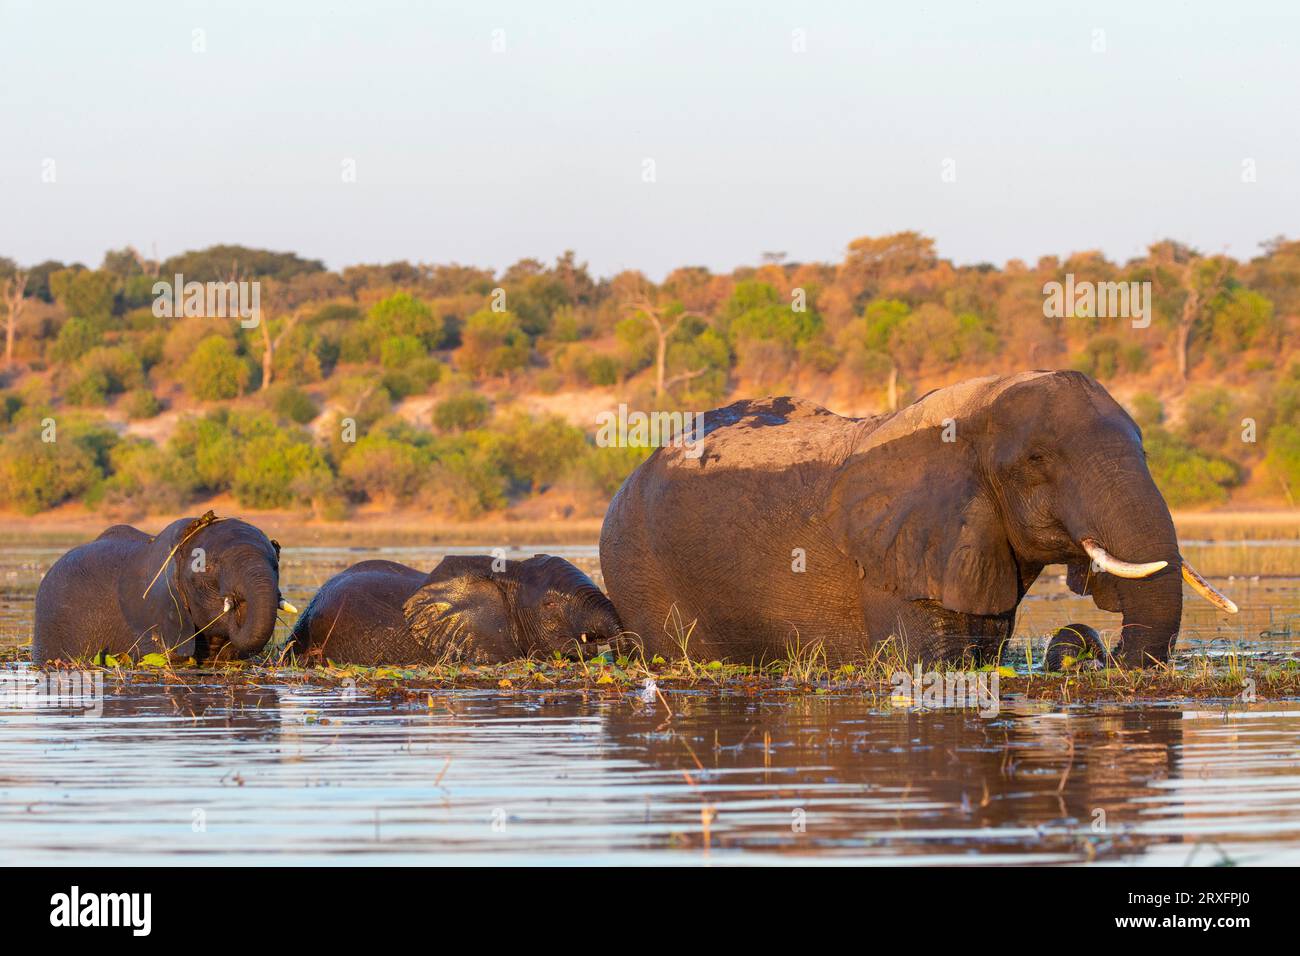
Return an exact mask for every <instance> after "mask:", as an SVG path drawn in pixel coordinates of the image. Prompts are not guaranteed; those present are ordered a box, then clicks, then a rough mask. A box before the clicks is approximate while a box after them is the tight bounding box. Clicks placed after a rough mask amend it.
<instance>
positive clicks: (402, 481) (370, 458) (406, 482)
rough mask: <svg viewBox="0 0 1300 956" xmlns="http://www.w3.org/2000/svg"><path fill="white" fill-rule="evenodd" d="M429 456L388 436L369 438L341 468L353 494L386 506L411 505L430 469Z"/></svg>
mask: <svg viewBox="0 0 1300 956" xmlns="http://www.w3.org/2000/svg"><path fill="white" fill-rule="evenodd" d="M429 465H430V458H429V455H428V453H427V452H426V451H425V450H424V449H422V448H418V447H416V446H415V445H413V444H411V443H409V442H406V441H402V440H401V439H399V438H393V437H390V436H389V435H385V434H374V435H367V436H366V437H364V438H362V439H361V440H360V441H359V442H357V444H356V447H354V448H353V449H352V450H351V451H349V452H348V453H347V455H346V457H345V458H344V459H343V464H342V465H341V466H340V468H339V473H340V476H341V477H342V478H343V480H344V481H345V482H346V484H347V486H348V488H349V489H350V490H351V492H352V493H353V494H354V495H357V496H364V497H366V498H369V499H370V500H371V501H379V502H383V503H386V504H399V505H400V504H408V503H409V502H410V501H412V500H413V499H414V498H415V496H416V494H417V493H418V492H419V490H420V486H421V484H422V483H423V482H424V479H425V476H426V474H427V472H428V470H429Z"/></svg>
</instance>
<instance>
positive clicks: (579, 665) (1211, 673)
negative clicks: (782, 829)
mask: <svg viewBox="0 0 1300 956" xmlns="http://www.w3.org/2000/svg"><path fill="white" fill-rule="evenodd" d="M22 651H25V648H24V649H11V650H9V651H8V652H7V653H3V655H2V656H0V659H7V660H8V661H9V662H10V663H22V661H23V659H24V658H23V655H22ZM113 663H114V662H113V661H111V660H110V661H109V664H110V665H111V664H113ZM125 663H126V666H107V667H99V666H95V665H90V664H85V665H78V666H83V667H86V668H87V669H91V670H96V671H102V672H103V674H104V675H105V681H106V684H107V685H108V692H110V693H129V692H130V688H131V686H132V685H133V684H158V683H163V684H171V685H175V686H178V687H200V686H201V687H207V688H211V687H232V688H233V687H253V686H256V687H267V686H272V685H274V686H282V687H293V686H317V687H325V688H330V687H345V688H349V689H350V690H352V691H354V692H355V693H357V694H358V695H362V696H364V697H367V698H372V699H373V698H379V699H385V698H392V699H396V700H404V701H406V702H408V703H410V702H413V701H414V702H419V701H421V700H424V699H426V698H427V702H428V706H429V707H430V708H433V707H434V706H435V698H434V697H432V696H430V694H432V693H433V692H441V691H447V690H479V691H482V690H492V691H496V692H503V693H519V694H533V695H535V694H538V693H579V694H598V695H603V696H611V695H612V696H624V695H628V694H636V695H637V696H639V697H640V698H641V699H642V700H643V702H645V703H646V704H648V705H652V706H656V707H660V708H662V709H663V711H664V713H665V716H670V715H671V714H672V712H673V704H672V700H671V697H665V696H664V695H665V694H670V695H671V694H672V692H675V691H676V692H689V693H691V694H701V693H704V694H714V695H721V696H736V695H742V696H753V697H760V696H761V697H769V696H771V697H785V698H789V697H791V696H814V697H818V696H825V695H839V694H850V695H859V696H863V697H866V698H868V699H870V700H872V701H873V706H880V707H889V708H897V707H902V708H909V707H923V708H927V709H936V708H937V709H945V708H948V707H951V706H962V704H961V703H960V702H959V703H957V704H953V703H952V702H948V703H944V698H943V697H942V696H941V693H940V696H937V697H935V698H933V700H932V699H931V697H930V696H928V692H923V690H922V687H918V688H917V689H916V690H915V691H914V693H915V695H916V696H915V697H910V696H907V695H906V694H902V695H900V693H899V687H898V685H897V677H896V675H897V674H898V673H901V672H904V671H906V672H907V673H908V674H909V676H910V675H911V671H910V670H907V669H906V667H905V665H903V664H901V663H898V662H896V661H891V660H886V659H884V658H883V657H882V658H881V659H878V660H870V661H863V662H860V663H857V664H843V665H836V666H829V665H827V664H825V663H824V662H823V661H820V660H817V659H816V658H815V657H813V656H804V657H792V658H790V659H788V660H783V661H775V662H773V663H771V664H769V665H767V666H763V667H753V666H749V665H740V664H724V663H722V662H720V661H708V662H702V661H692V660H685V659H683V660H676V661H671V662H669V661H664V660H662V659H659V658H656V659H655V661H654V662H652V663H650V664H646V663H645V662H644V661H641V660H635V661H633V660H627V659H619V660H618V661H612V660H608V659H604V658H595V659H592V660H586V661H575V660H567V659H566V660H556V659H523V660H516V661H509V662H507V663H503V664H491V665H478V666H468V665H460V664H443V665H436V666H430V667H361V666H355V665H347V666H334V665H327V666H321V667H306V668H304V667H298V666H290V665H285V664H282V663H279V662H275V661H272V662H270V663H265V664H255V663H249V662H231V663H227V664H220V665H209V666H205V667H173V666H169V665H164V666H161V667H138V666H132V665H131V664H130V662H129V661H128V662H125ZM935 673H937V674H939V676H940V677H942V678H943V679H944V682H946V683H948V684H949V685H951V684H952V683H953V680H954V679H960V680H962V681H966V682H969V683H970V686H971V687H974V686H975V682H976V681H982V682H983V684H984V686H983V687H982V689H981V693H989V692H990V690H991V693H992V694H993V695H995V696H996V697H997V698H998V699H999V700H1001V701H1006V700H1008V699H1013V698H1025V699H1029V700H1036V701H1047V702H1054V703H1058V704H1091V703H1130V704H1132V703H1143V702H1146V703H1149V702H1153V701H1160V702H1177V701H1184V700H1197V701H1210V700H1213V701H1220V702H1223V703H1225V704H1232V703H1240V704H1246V703H1257V702H1259V701H1267V700H1300V658H1297V657H1295V656H1288V655H1269V656H1267V657H1252V656H1246V655H1226V656H1222V657H1207V656H1187V657H1184V658H1182V659H1181V660H1178V661H1176V662H1175V663H1173V664H1171V665H1169V666H1163V667H1150V668H1141V669H1136V668H1133V669H1130V668H1113V669H1108V670H1083V669H1076V670H1072V671H1070V672H1067V673H1043V672H1038V671H1033V670H1029V669H1027V668H1025V667H1018V668H1013V667H1005V666H1004V667H999V668H996V669H994V668H991V667H985V668H982V669H980V670H977V671H968V670H962V669H961V668H960V667H958V666H956V665H954V666H952V667H950V668H946V669H944V670H942V671H938V672H935ZM930 677H931V674H930V673H927V674H926V675H925V678H926V679H927V680H928V679H930ZM989 681H995V683H992V684H991V685H990V684H989V683H988V682H989ZM925 686H928V685H925ZM936 687H942V684H939V683H936ZM962 687H963V692H965V688H966V685H965V684H962ZM907 693H913V692H911V691H909V692H907ZM970 693H972V694H973V693H974V691H970ZM968 703H969V701H968ZM984 703H985V704H986V705H987V704H989V703H991V701H989V700H987V699H986V700H984ZM436 706H446V703H445V699H443V698H438V702H437V704H436Z"/></svg>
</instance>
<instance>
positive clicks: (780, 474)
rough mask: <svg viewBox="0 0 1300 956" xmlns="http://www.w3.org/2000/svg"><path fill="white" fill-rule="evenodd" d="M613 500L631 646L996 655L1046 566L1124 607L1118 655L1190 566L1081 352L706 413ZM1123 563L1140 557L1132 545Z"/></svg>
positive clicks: (1202, 587)
mask: <svg viewBox="0 0 1300 956" xmlns="http://www.w3.org/2000/svg"><path fill="white" fill-rule="evenodd" d="M702 433H703V437H702V438H696V439H694V440H693V441H692V442H691V443H690V444H689V445H683V446H667V447H663V448H660V449H658V450H657V451H655V452H654V454H652V455H651V456H650V457H649V458H648V459H647V460H646V461H645V462H643V463H642V464H641V465H640V467H638V468H637V469H636V471H634V472H633V473H632V475H631V476H629V477H628V479H627V480H626V481H625V482H624V483H623V486H622V488H620V489H619V491H618V494H617V495H616V496H615V497H614V500H613V501H612V502H611V503H610V506H609V511H608V513H607V514H606V516H605V522H604V526H603V528H602V529H601V537H600V560H601V566H602V568H603V569H604V572H605V583H606V587H607V588H608V590H609V595H610V598H611V600H613V602H614V606H615V607H616V608H617V609H618V612H619V616H620V617H621V618H622V620H623V623H624V625H625V626H626V627H627V628H628V630H629V633H630V635H635V636H636V637H637V638H639V640H640V641H641V643H642V644H643V646H644V648H645V652H646V653H647V655H648V654H651V653H671V652H674V651H680V649H681V648H682V646H683V645H689V646H688V647H686V651H687V653H689V654H690V655H691V656H703V657H704V658H705V659H708V658H709V657H726V658H729V659H731V660H733V661H736V660H744V661H749V660H762V659H767V660H772V659H774V658H777V659H779V658H783V657H785V656H786V655H787V653H788V652H789V650H790V649H793V648H804V649H807V648H811V647H813V646H815V645H818V644H820V645H821V647H822V648H823V649H824V651H825V653H826V655H827V657H828V658H830V659H831V660H846V659H853V658H862V657H869V656H870V655H871V654H872V652H873V650H874V649H875V648H878V647H880V646H881V642H884V641H885V640H886V639H888V638H891V637H892V638H893V639H895V640H896V641H897V642H898V644H899V648H900V649H901V651H902V653H903V654H904V656H905V657H906V659H907V660H909V661H915V660H921V661H933V660H956V659H960V658H961V657H963V656H964V655H966V654H968V653H969V654H971V655H972V656H974V657H976V658H988V657H992V656H996V654H997V653H998V651H999V647H1000V645H1001V644H1002V643H1003V642H1005V641H1006V640H1007V638H1008V637H1009V636H1010V634H1011V629H1012V625H1013V621H1014V616H1015V611H1016V607H1017V606H1018V605H1019V603H1020V601H1021V599H1022V598H1023V597H1024V596H1025V592H1026V591H1027V590H1028V588H1029V586H1030V585H1031V584H1032V583H1033V582H1034V579H1035V578H1037V577H1038V575H1039V573H1040V572H1041V571H1042V570H1043V568H1044V566H1046V565H1048V564H1058V563H1064V564H1066V565H1068V569H1069V575H1068V579H1069V583H1070V585H1071V587H1072V588H1073V589H1074V590H1075V591H1077V592H1079V593H1083V594H1091V595H1092V596H1093V598H1094V600H1095V602H1096V603H1097V605H1098V606H1099V607H1101V608H1104V609H1105V610H1108V611H1119V612H1121V613H1122V614H1123V615H1124V618H1123V629H1122V632H1121V638H1120V641H1119V646H1118V647H1117V648H1116V651H1115V653H1116V656H1117V657H1118V658H1119V659H1120V660H1122V661H1123V662H1124V663H1126V664H1130V665H1144V664H1148V663H1150V662H1151V661H1163V660H1165V659H1166V658H1167V657H1168V655H1169V652H1170V649H1171V648H1172V646H1173V644H1174V641H1175V639H1176V637H1177V635H1178V628H1179V621H1180V618H1181V615H1182V605H1183V591H1182V581H1183V580H1184V579H1186V580H1187V581H1188V582H1189V583H1190V584H1191V585H1192V587H1193V588H1194V589H1195V590H1197V591H1198V592H1199V593H1201V594H1202V595H1203V596H1205V597H1207V598H1208V599H1209V600H1211V601H1212V602H1214V603H1215V604H1216V605H1217V606H1219V607H1220V608H1221V609H1223V610H1225V611H1235V610H1236V607H1235V605H1233V604H1232V602H1231V601H1229V600H1228V599H1227V598H1225V597H1223V596H1222V595H1220V594H1219V593H1218V592H1216V591H1215V590H1214V589H1213V588H1211V587H1210V586H1209V585H1208V584H1207V583H1206V582H1205V581H1204V580H1203V579H1202V578H1200V576H1199V575H1197V574H1196V572H1195V571H1193V570H1192V569H1191V568H1190V567H1189V566H1188V565H1187V563H1186V562H1185V561H1183V559H1182V557H1181V555H1180V554H1179V552H1178V540H1177V537H1176V536H1175V533H1174V524H1173V520H1172V519H1171V518H1170V515H1169V509H1168V508H1167V507H1166V505H1165V502H1164V499H1163V498H1161V496H1160V492H1159V491H1158V490H1157V489H1156V486H1155V483H1154V482H1153V481H1152V480H1151V475H1150V473H1149V472H1148V470H1147V465H1146V459H1145V456H1144V453H1143V450H1142V436H1141V433H1140V431H1139V429H1138V426H1137V425H1136V424H1135V423H1134V422H1133V420H1132V419H1131V418H1130V417H1129V416H1128V414H1127V413H1126V412H1125V411H1124V410H1123V409H1122V408H1121V407H1120V406H1119V404H1118V403H1116V402H1115V400H1114V399H1113V398H1111V396H1110V395H1109V394H1108V393H1107V392H1106V390H1105V389H1104V388H1102V387H1101V386H1100V385H1098V384H1097V383H1096V382H1095V381H1093V380H1092V379H1091V378H1089V377H1087V376H1086V375H1082V374H1080V373H1077V372H1024V373H1021V374H1018V375H1012V376H1005V377H1002V376H989V377H986V378H980V379H974V380H971V381H967V382H962V383H960V384H957V385H953V386H950V387H947V388H941V389H938V390H936V391H933V392H930V393H929V394H927V395H926V396H924V397H923V398H921V399H920V400H918V401H917V402H915V403H913V404H912V405H910V406H908V407H906V408H903V409H901V410H900V411H898V412H896V413H893V414H888V415H880V416H876V417H872V418H863V419H855V418H843V417H841V416H839V415H835V414H833V413H831V412H829V411H827V410H826V409H824V408H821V407H820V406H818V405H815V404H813V403H811V402H806V401H802V400H799V399H795V398H768V399H763V400H758V401H741V402H737V403H735V404H733V405H730V406H728V407H726V408H722V409H718V410H716V411H712V412H709V413H707V414H706V415H705V416H704V425H703V429H702ZM1134 562H1136V563H1134Z"/></svg>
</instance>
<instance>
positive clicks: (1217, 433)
mask: <svg viewBox="0 0 1300 956" xmlns="http://www.w3.org/2000/svg"><path fill="white" fill-rule="evenodd" d="M1240 421H1241V415H1240V414H1239V413H1238V410H1237V400H1236V398H1235V397H1234V396H1233V394H1232V393H1231V392H1229V391H1228V390H1227V389H1226V388H1217V387H1214V388H1198V389H1196V390H1195V391H1194V392H1192V393H1191V395H1189V396H1188V398H1187V403H1186V404H1185V405H1184V406H1183V425H1182V428H1181V429H1179V434H1180V435H1181V437H1182V438H1183V439H1184V440H1186V441H1187V442H1189V443H1190V444H1192V445H1194V446H1195V447H1196V448H1199V449H1201V450H1202V451H1206V452H1221V451H1223V450H1224V449H1226V448H1229V447H1231V444H1232V442H1233V441H1234V440H1235V439H1237V438H1238V437H1239V435H1240V424H1239V423H1240Z"/></svg>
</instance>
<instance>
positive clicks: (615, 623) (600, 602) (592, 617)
mask: <svg viewBox="0 0 1300 956" xmlns="http://www.w3.org/2000/svg"><path fill="white" fill-rule="evenodd" d="M569 622H570V624H569V626H570V627H571V628H572V629H573V632H574V633H575V634H577V635H578V639H579V641H584V638H585V641H584V643H587V644H593V643H595V644H606V643H609V642H611V641H613V640H615V638H617V637H618V635H619V634H621V633H622V632H623V623H622V621H620V620H619V617H618V612H617V611H616V610H614V605H613V603H612V602H611V601H610V600H609V598H607V597H605V595H604V593H602V592H601V590H600V589H599V588H597V587H594V586H587V587H584V588H582V589H581V590H580V591H578V593H577V594H575V595H574V597H573V603H572V605H571V606H570V609H569Z"/></svg>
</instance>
